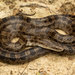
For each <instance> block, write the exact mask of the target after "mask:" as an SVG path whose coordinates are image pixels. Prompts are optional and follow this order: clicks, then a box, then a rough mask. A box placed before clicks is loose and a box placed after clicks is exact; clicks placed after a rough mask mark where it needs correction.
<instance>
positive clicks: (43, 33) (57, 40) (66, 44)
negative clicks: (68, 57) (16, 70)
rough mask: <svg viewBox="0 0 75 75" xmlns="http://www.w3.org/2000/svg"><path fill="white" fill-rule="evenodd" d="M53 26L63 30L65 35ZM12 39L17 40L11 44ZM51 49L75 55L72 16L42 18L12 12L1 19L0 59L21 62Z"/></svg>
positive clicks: (74, 29) (74, 23)
mask: <svg viewBox="0 0 75 75" xmlns="http://www.w3.org/2000/svg"><path fill="white" fill-rule="evenodd" d="M56 29H61V30H63V31H65V32H66V33H67V35H62V34H60V33H59V32H57V31H56ZM14 38H19V39H18V41H17V42H15V43H14V42H12V40H13V39H14ZM50 51H56V52H59V53H66V54H75V15H63V14H60V15H50V16H46V17H43V18H30V17H27V16H25V15H14V16H9V17H4V18H1V19H0V59H2V60H4V61H7V62H13V63H15V62H17V63H19V62H20V63H21V62H27V61H30V60H32V59H35V58H37V57H39V56H42V55H44V54H47V53H49V52H50Z"/></svg>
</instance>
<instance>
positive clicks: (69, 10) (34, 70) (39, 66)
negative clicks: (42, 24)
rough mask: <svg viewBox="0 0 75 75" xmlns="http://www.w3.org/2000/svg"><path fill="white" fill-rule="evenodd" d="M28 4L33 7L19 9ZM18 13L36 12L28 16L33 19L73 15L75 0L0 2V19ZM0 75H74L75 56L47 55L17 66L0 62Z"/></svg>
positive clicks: (14, 0)
mask: <svg viewBox="0 0 75 75" xmlns="http://www.w3.org/2000/svg"><path fill="white" fill-rule="evenodd" d="M29 4H33V5H34V6H32V7H20V5H29ZM35 4H36V5H35ZM18 11H22V12H24V13H27V14H32V13H34V12H36V14H35V15H34V16H30V17H33V18H36V17H37V18H39V17H45V16H48V15H54V14H71V15H75V0H0V18H3V17H7V16H11V15H15V14H16V13H17V12H18ZM60 33H63V32H60ZM0 75H75V55H60V54H57V53H49V54H47V55H45V56H42V57H40V58H38V59H35V60H33V61H31V62H28V63H25V64H19V65H10V64H7V63H3V62H1V61H0Z"/></svg>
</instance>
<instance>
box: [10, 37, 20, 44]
mask: <svg viewBox="0 0 75 75" xmlns="http://www.w3.org/2000/svg"><path fill="white" fill-rule="evenodd" d="M18 41H19V38H18V37H16V38H13V39H12V40H11V42H12V43H16V42H18Z"/></svg>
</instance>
